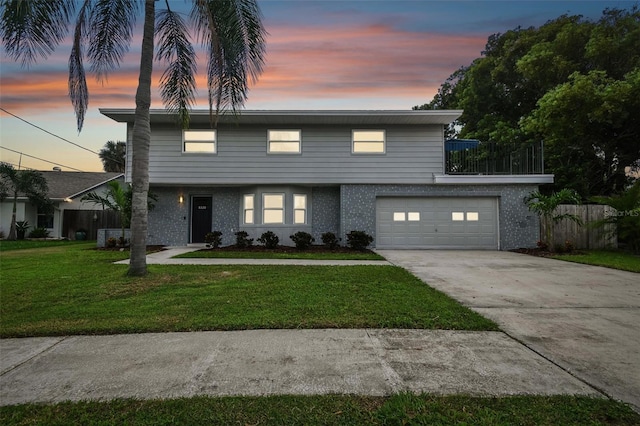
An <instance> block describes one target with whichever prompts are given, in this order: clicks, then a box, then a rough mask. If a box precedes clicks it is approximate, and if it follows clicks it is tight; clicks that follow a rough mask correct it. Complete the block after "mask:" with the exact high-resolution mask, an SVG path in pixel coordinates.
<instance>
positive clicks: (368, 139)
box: [352, 130, 385, 154]
mask: <svg viewBox="0 0 640 426" xmlns="http://www.w3.org/2000/svg"><path fill="white" fill-rule="evenodd" d="M352 152H353V153H354V154H384V153H385V132H384V130H354V131H353V145H352Z"/></svg>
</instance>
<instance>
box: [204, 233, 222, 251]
mask: <svg viewBox="0 0 640 426" xmlns="http://www.w3.org/2000/svg"><path fill="white" fill-rule="evenodd" d="M204 242H205V243H207V244H210V245H211V247H213V248H218V247H220V244H222V232H220V231H213V232H207V234H206V235H205V236H204Z"/></svg>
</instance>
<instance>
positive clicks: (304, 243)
mask: <svg viewBox="0 0 640 426" xmlns="http://www.w3.org/2000/svg"><path fill="white" fill-rule="evenodd" d="M289 238H291V241H293V242H294V244H295V245H296V248H297V249H298V250H306V249H308V248H309V247H311V244H312V243H313V242H314V241H315V238H313V236H312V235H311V234H310V233H308V232H304V231H299V232H296V233H295V234H293V235H291V236H290V237H289Z"/></svg>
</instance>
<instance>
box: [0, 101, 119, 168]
mask: <svg viewBox="0 0 640 426" xmlns="http://www.w3.org/2000/svg"><path fill="white" fill-rule="evenodd" d="M0 111H3V112H5V113H7V114H9V115H10V116H12V117H15V118H17V119H18V120H20V121H22V122H24V123H27V124H28V125H29V126H32V127H35V128H36V129H38V130H41V131H43V132H45V133H46V134H48V135H51V136H53V137H55V138H58V139H60V140H62V141H64V142H67V143H70V144H71V145H73V146H77V147H78V148H80V149H84V150H85V151H89V152H90V153H92V154H95V155H97V156H98V157H99V156H100V153H99V152H96V151H92V150H90V149H89V148H85V147H84V146H82V145H78V144H77V143H75V142H71V141H70V140H69V139H66V138H63V137H62V136H58V135H56V134H55V133H51V132H50V131H48V130H46V129H43V128H42V127H40V126H38V125H36V124H33V123H31V122H30V121H27V120H25V119H24V118H22V117H18V116H17V115H15V114H13V113H11V112H9V111H7V110H6V109H4V108H2V107H0ZM109 158H110V159H111V160H114V161H116V162H118V163H119V164H120V163H122V160H120V159H119V158H114V157H109ZM44 161H46V160H44ZM65 167H66V166H65ZM68 168H69V169H71V168H72V167H68ZM74 170H77V169H74Z"/></svg>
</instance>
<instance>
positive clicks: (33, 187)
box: [0, 163, 53, 240]
mask: <svg viewBox="0 0 640 426" xmlns="http://www.w3.org/2000/svg"><path fill="white" fill-rule="evenodd" d="M48 192H49V187H48V185H47V180H46V179H45V177H44V176H42V173H40V172H38V171H35V170H16V169H15V168H14V167H13V166H12V165H11V164H9V163H0V201H3V200H5V199H6V198H8V197H9V196H12V197H13V209H12V211H11V227H10V228H9V235H8V236H7V240H15V239H16V238H17V234H16V210H17V205H18V195H19V194H24V195H25V196H26V197H27V198H28V199H29V201H30V202H31V203H32V204H34V205H36V206H37V207H38V211H39V212H43V213H51V212H52V211H53V203H52V202H51V200H50V199H49V197H48V196H47V193H48Z"/></svg>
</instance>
